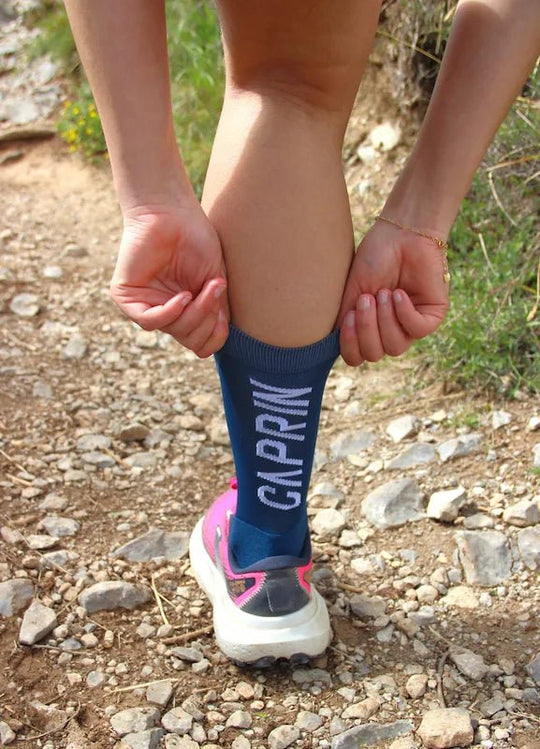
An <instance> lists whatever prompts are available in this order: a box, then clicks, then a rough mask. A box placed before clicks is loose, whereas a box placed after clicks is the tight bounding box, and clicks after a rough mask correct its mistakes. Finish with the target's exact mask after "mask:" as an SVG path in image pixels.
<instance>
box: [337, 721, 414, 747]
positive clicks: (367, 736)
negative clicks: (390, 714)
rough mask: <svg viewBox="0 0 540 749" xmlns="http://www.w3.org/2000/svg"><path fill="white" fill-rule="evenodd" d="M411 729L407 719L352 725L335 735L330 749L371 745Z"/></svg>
mask: <svg viewBox="0 0 540 749" xmlns="http://www.w3.org/2000/svg"><path fill="white" fill-rule="evenodd" d="M412 730H413V726H412V723H409V721H408V720H396V722H395V723H386V724H381V723H366V724H365V725H360V726H354V728H350V729H349V730H348V731H345V733H340V734H339V736H336V737H335V738H334V740H333V741H332V749H358V747H360V746H372V745H373V744H379V743H380V742H381V741H387V740H388V739H395V738H397V737H398V736H404V735H405V734H408V733H412Z"/></svg>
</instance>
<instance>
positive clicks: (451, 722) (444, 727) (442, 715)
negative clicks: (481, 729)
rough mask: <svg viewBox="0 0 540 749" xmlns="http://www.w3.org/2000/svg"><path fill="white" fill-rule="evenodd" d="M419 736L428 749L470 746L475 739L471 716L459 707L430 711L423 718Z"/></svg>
mask: <svg viewBox="0 0 540 749" xmlns="http://www.w3.org/2000/svg"><path fill="white" fill-rule="evenodd" d="M418 735H419V736H420V738H421V739H422V741H423V743H424V746H425V747H427V749H446V748H447V747H459V746H470V744H472V742H473V739H474V731H473V727H472V723H471V716H470V715H469V713H468V712H467V710H464V709H462V708H459V707H447V708H440V709H437V710H429V711H428V712H427V713H425V714H424V716H423V718H422V722H421V723H420V727H419V728H418Z"/></svg>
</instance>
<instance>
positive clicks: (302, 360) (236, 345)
mask: <svg viewBox="0 0 540 749" xmlns="http://www.w3.org/2000/svg"><path fill="white" fill-rule="evenodd" d="M222 355H224V356H231V357H233V358H234V359H241V360H242V361H243V362H245V363H246V364H249V365H250V366H252V367H253V368H254V369H257V370H258V371H262V372H272V373H275V374H297V373H299V372H305V371H306V370H308V369H311V367H314V366H317V365H319V364H323V363H324V362H334V361H335V360H336V359H337V357H338V356H339V331H337V330H334V331H332V333H330V335H327V336H326V338H323V339H322V340H320V341H317V342H316V343H311V344H310V345H309V346H298V347H291V348H284V347H281V346H272V345H271V344H269V343H263V342H262V341H258V340H257V339H256V338H252V337H251V336H250V335H248V334H247V333H244V332H243V331H242V330H240V329H239V328H236V327H235V326H234V325H230V326H229V337H228V338H227V341H226V342H225V345H224V346H223V347H222V348H221V349H220V350H219V351H218V352H217V353H216V357H218V358H219V357H220V356H222Z"/></svg>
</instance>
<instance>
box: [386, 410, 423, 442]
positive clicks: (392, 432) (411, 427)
mask: <svg viewBox="0 0 540 749" xmlns="http://www.w3.org/2000/svg"><path fill="white" fill-rule="evenodd" d="M419 428H420V420H419V419H417V418H416V416H411V415H410V414H407V415H405V416H400V417H399V418H398V419H394V420H393V421H391V422H390V424H388V426H387V427H386V434H387V435H388V436H389V437H391V438H392V439H393V440H394V442H401V440H404V439H407V437H413V436H414V435H415V434H416V433H417V432H418V430H419Z"/></svg>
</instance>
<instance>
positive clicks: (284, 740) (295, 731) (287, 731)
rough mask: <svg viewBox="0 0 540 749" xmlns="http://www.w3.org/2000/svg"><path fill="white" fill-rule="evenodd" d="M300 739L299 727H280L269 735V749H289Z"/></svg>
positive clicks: (285, 725)
mask: <svg viewBox="0 0 540 749" xmlns="http://www.w3.org/2000/svg"><path fill="white" fill-rule="evenodd" d="M299 738H300V729H299V728H298V727H297V726H291V725H287V724H284V725H282V726H278V727H277V728H274V729H273V731H270V733H269V734H268V749H287V747H288V746H290V745H291V744H293V743H294V742H295V741H296V740H297V739H299Z"/></svg>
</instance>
